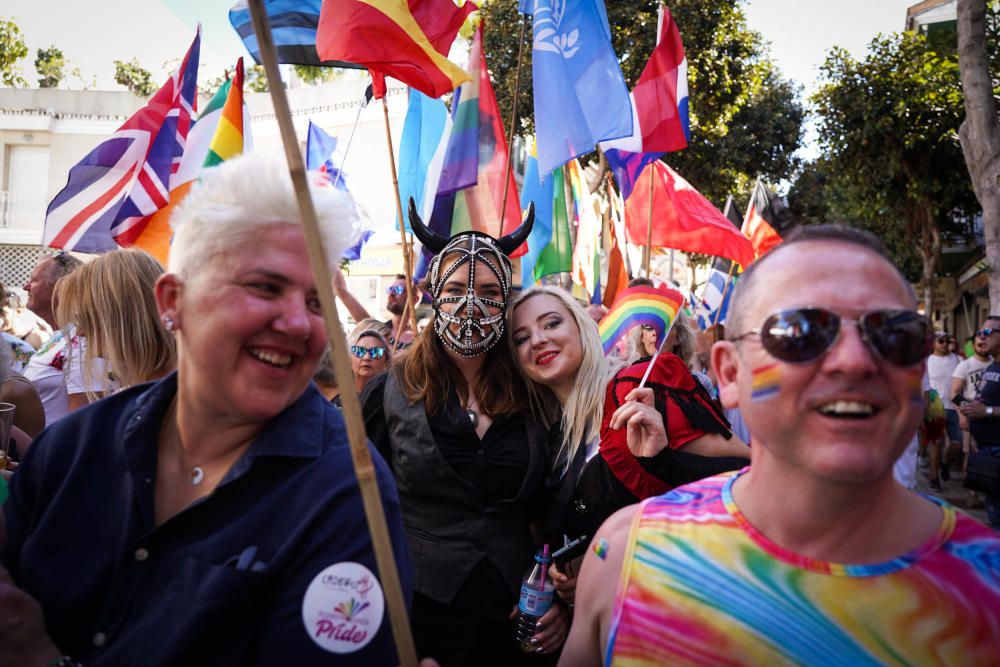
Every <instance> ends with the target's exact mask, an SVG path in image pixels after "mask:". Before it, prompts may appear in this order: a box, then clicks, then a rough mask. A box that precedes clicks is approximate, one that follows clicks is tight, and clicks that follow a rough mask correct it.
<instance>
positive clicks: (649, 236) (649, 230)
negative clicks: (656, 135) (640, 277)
mask: <svg viewBox="0 0 1000 667" xmlns="http://www.w3.org/2000/svg"><path fill="white" fill-rule="evenodd" d="M646 169H648V170H649V222H648V224H647V225H646V264H645V266H644V267H643V268H645V270H646V277H647V278H648V277H649V267H650V265H651V264H652V263H653V172H654V171H655V168H654V166H653V165H652V164H650V165H649V166H647V167H646Z"/></svg>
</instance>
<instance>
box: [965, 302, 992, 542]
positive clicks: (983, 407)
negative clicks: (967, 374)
mask: <svg viewBox="0 0 1000 667" xmlns="http://www.w3.org/2000/svg"><path fill="white" fill-rule="evenodd" d="M976 345H977V348H981V349H982V351H983V352H984V353H985V354H987V355H989V356H991V357H993V359H994V361H993V363H991V364H990V365H989V366H988V367H987V368H986V370H985V371H984V372H983V375H982V384H981V385H980V388H979V395H978V396H977V397H976V399H975V400H972V401H965V402H963V403H962V404H961V405H959V406H958V409H959V410H960V411H961V412H962V414H963V415H965V417H966V418H968V420H969V433H971V434H972V439H973V440H974V441H975V443H976V447H977V448H978V449H979V452H980V453H983V452H985V453H986V454H980V453H977V456H979V455H991V456H993V457H994V458H1000V362H997V361H996V360H997V359H998V358H1000V315H990V316H989V317H988V318H987V319H986V321H985V322H984V323H983V328H982V329H980V330H979V331H977V332H976ZM985 500H986V518H987V519H988V520H989V522H990V525H992V526H993V527H994V528H996V529H998V530H1000V492H996V491H994V492H993V493H987V494H986V497H985Z"/></svg>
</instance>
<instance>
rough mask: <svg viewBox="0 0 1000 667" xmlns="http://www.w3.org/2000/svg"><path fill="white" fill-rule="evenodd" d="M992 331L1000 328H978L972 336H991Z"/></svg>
mask: <svg viewBox="0 0 1000 667" xmlns="http://www.w3.org/2000/svg"><path fill="white" fill-rule="evenodd" d="M994 331H1000V329H991V328H990V327H986V328H984V329H980V330H979V331H977V332H976V333H975V334H973V335H974V336H982V337H983V338H986V337H988V336H992V335H993V332H994Z"/></svg>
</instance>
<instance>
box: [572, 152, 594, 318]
mask: <svg viewBox="0 0 1000 667" xmlns="http://www.w3.org/2000/svg"><path fill="white" fill-rule="evenodd" d="M565 169H566V173H567V174H569V183H570V190H571V192H572V193H573V211H574V217H575V219H576V244H575V245H574V246H573V282H574V283H576V284H577V285H579V286H580V287H581V288H582V289H583V290H584V291H585V292H586V293H587V296H588V298H589V299H588V300H589V301H590V303H600V302H601V227H602V224H601V217H600V213H599V209H600V205H599V204H598V202H597V198H596V197H594V196H593V195H592V194H591V193H590V186H589V185H588V184H587V179H586V177H585V176H584V173H583V168H582V167H581V166H580V161H579V160H577V159H575V158H574V159H572V160H570V161H569V162H567V163H566V166H565ZM595 205H596V206H597V208H595Z"/></svg>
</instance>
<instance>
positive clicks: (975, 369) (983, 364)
mask: <svg viewBox="0 0 1000 667" xmlns="http://www.w3.org/2000/svg"><path fill="white" fill-rule="evenodd" d="M992 363H993V360H992V359H989V358H987V359H986V361H980V360H979V359H976V358H975V357H969V358H968V359H964V360H963V361H961V362H960V363H959V364H958V366H955V372H954V373H953V374H952V377H953V378H958V379H959V380H963V381H964V382H965V386H964V387H963V388H962V396H963V397H964V398H965V400H967V401H974V400H975V399H976V398H977V397H978V396H979V390H980V389H981V388H982V386H983V374H984V373H985V372H986V369H987V368H989V365H990V364H992ZM949 398H950V397H949Z"/></svg>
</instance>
